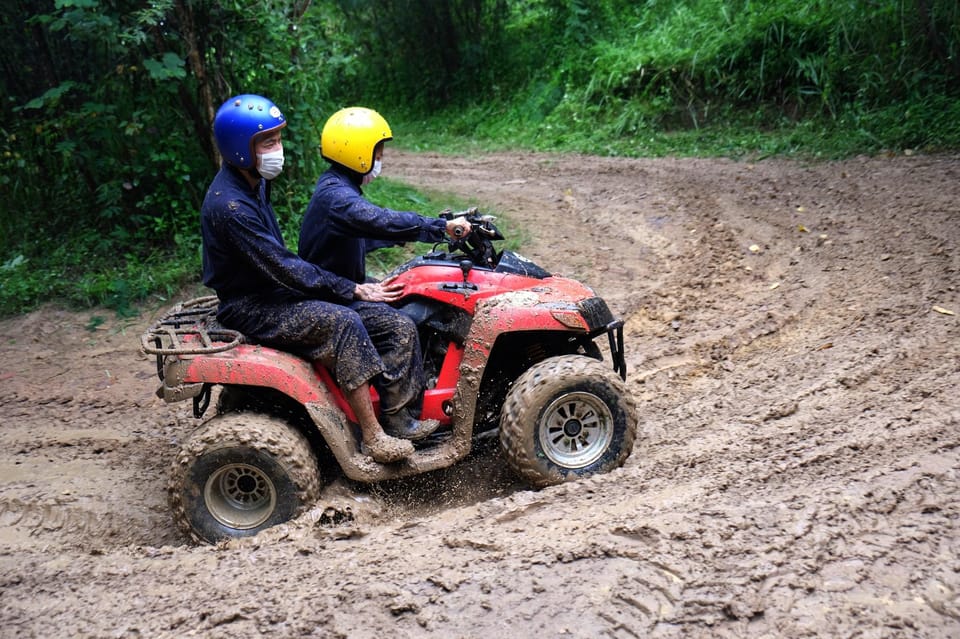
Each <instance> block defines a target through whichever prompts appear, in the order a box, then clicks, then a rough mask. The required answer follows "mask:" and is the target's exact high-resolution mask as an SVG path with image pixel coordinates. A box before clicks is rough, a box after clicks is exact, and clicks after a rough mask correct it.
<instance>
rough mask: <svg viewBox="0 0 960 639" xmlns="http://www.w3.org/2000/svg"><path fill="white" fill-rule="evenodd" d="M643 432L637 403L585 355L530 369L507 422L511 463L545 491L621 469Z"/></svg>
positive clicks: (515, 391) (512, 398) (506, 410)
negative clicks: (588, 476) (569, 482)
mask: <svg viewBox="0 0 960 639" xmlns="http://www.w3.org/2000/svg"><path fill="white" fill-rule="evenodd" d="M636 432H637V409H636V403H635V402H634V399H633V397H632V396H631V395H630V394H629V392H628V391H627V387H626V385H625V384H624V383H623V380H621V379H620V377H618V376H617V375H616V373H614V372H613V370H611V369H610V368H609V367H608V366H606V365H604V364H603V363H602V362H598V361H597V360H595V359H591V358H589V357H584V356H582V355H564V356H561V357H551V358H549V359H546V360H544V361H542V362H539V363H537V364H534V365H533V366H531V367H530V368H529V369H527V371H526V372H524V373H523V374H522V375H521V376H520V377H518V378H517V381H516V382H514V384H513V386H512V387H511V388H510V391H509V392H508V393H507V399H506V401H505V402H504V404H503V409H502V411H501V415H500V444H501V446H502V447H503V450H504V453H505V455H506V457H507V463H508V464H509V465H510V467H511V468H512V469H513V470H514V471H515V472H516V473H517V474H519V475H520V476H521V477H523V478H524V479H525V480H526V481H527V482H529V483H530V484H532V485H534V486H538V487H543V486H551V485H553V484H559V483H561V482H564V481H570V480H573V479H577V478H579V477H585V476H587V475H593V474H595V473H605V472H609V471H610V470H613V469H614V468H618V467H620V466H622V465H623V463H624V461H626V459H627V457H628V456H629V455H630V452H631V451H632V450H633V442H634V439H635V437H636Z"/></svg>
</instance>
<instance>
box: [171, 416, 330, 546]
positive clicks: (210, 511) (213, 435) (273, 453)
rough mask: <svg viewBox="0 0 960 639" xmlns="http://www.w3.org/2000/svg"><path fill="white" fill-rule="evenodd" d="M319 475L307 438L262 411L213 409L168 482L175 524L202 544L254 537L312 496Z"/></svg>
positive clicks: (299, 508)
mask: <svg viewBox="0 0 960 639" xmlns="http://www.w3.org/2000/svg"><path fill="white" fill-rule="evenodd" d="M319 494H320V475H319V472H318V467H317V459H316V456H315V455H314V453H313V451H312V450H311V448H310V444H309V443H308V442H307V439H306V438H305V437H304V436H303V435H302V434H301V433H300V432H299V431H297V430H296V429H295V428H293V427H292V426H290V425H289V424H288V423H287V422H285V421H284V420H282V419H279V418H277V417H272V416H269V415H264V414H260V413H237V412H231V413H225V414H221V415H217V416H215V417H213V418H211V419H210V420H208V421H207V422H206V423H205V424H203V425H202V426H201V427H200V428H198V429H197V430H196V431H195V432H194V433H193V435H191V436H190V438H189V439H188V440H187V441H186V443H185V444H184V445H183V447H182V448H181V450H180V453H179V454H178V455H177V457H176V459H174V462H173V469H172V473H171V476H170V483H169V486H168V495H169V500H170V506H171V508H172V510H173V513H174V517H175V519H176V521H177V525H178V527H179V528H180V529H181V530H182V531H183V532H184V533H186V534H187V535H189V536H190V537H192V538H193V539H195V540H196V541H200V542H207V543H214V542H216V541H218V540H221V539H227V538H233V537H246V536H249V535H255V534H256V533H258V532H260V531H261V530H263V529H265V528H269V527H270V526H275V525H276V524H280V523H283V522H285V521H287V520H289V519H291V518H293V517H295V516H296V515H297V514H299V513H300V511H302V510H303V509H304V508H305V507H307V506H309V505H310V504H312V503H313V502H315V501H316V500H317V498H318V497H319Z"/></svg>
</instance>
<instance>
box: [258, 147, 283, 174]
mask: <svg viewBox="0 0 960 639" xmlns="http://www.w3.org/2000/svg"><path fill="white" fill-rule="evenodd" d="M282 170H283V149H280V150H279V151H271V152H270V153H258V154H257V171H259V172H260V175H262V176H263V177H265V178H267V179H268V180H272V179H273V178H275V177H277V176H278V175H280V171H282Z"/></svg>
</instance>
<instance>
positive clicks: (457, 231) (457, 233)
mask: <svg viewBox="0 0 960 639" xmlns="http://www.w3.org/2000/svg"><path fill="white" fill-rule="evenodd" d="M453 236H454V237H457V238H460V237H463V227H462V226H455V227H453Z"/></svg>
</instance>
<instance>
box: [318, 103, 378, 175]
mask: <svg viewBox="0 0 960 639" xmlns="http://www.w3.org/2000/svg"><path fill="white" fill-rule="evenodd" d="M392 139H393V132H392V131H390V125H389V124H387V121H386V120H384V119H383V116H381V115H380V114H379V113H377V112H376V111H374V110H373V109H366V108H364V107H347V108H345V109H340V110H339V111H337V112H336V113H334V114H333V115H331V116H330V118H329V119H328V120H327V123H326V124H324V125H323V132H322V133H321V134H320V155H322V156H323V157H324V159H326V160H329V161H330V162H336V163H337V164H342V165H343V166H345V167H347V168H350V169H353V170H354V171H356V172H357V173H360V174H366V173H369V172H370V170H371V169H372V168H373V150H374V148H376V146H377V144H378V143H379V142H382V141H383V140H392Z"/></svg>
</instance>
